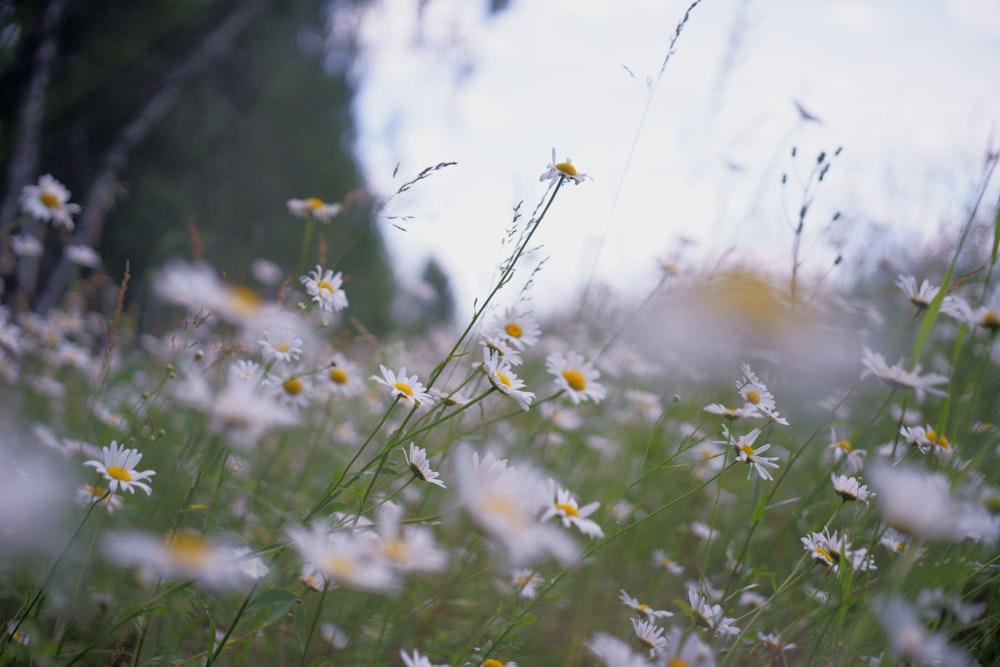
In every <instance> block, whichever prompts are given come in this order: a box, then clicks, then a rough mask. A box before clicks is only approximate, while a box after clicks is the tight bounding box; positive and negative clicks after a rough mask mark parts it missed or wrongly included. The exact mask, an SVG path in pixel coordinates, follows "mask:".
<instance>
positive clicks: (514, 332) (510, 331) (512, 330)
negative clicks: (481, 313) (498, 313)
mask: <svg viewBox="0 0 1000 667" xmlns="http://www.w3.org/2000/svg"><path fill="white" fill-rule="evenodd" d="M504 331H506V332H507V335H508V336H510V337H511V338H520V337H521V336H522V335H523V334H524V331H523V330H522V329H521V327H520V326H518V324H517V323H516V322H511V323H510V324H508V325H507V326H506V327H504Z"/></svg>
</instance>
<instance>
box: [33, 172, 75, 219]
mask: <svg viewBox="0 0 1000 667" xmlns="http://www.w3.org/2000/svg"><path fill="white" fill-rule="evenodd" d="M69 197H70V192H69V190H67V189H66V186H65V185H63V184H62V183H60V182H59V181H57V180H56V179H54V178H52V176H51V175H49V174H45V175H44V176H42V177H40V178H39V179H38V184H37V185H26V186H24V189H22V190H21V197H20V202H21V210H22V211H23V212H25V213H27V214H28V215H30V216H31V217H33V218H35V219H36V220H45V221H49V220H51V221H52V222H54V223H55V224H57V225H61V226H62V227H65V228H66V229H68V230H69V231H73V218H72V216H73V215H74V214H76V213H79V212H80V205H79V204H70V203H69Z"/></svg>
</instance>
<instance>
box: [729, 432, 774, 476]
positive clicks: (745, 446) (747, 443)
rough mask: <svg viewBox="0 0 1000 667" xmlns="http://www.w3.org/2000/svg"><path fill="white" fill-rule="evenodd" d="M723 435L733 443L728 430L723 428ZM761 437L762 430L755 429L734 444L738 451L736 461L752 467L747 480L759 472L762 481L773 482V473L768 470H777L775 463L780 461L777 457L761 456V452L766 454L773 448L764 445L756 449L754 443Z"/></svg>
mask: <svg viewBox="0 0 1000 667" xmlns="http://www.w3.org/2000/svg"><path fill="white" fill-rule="evenodd" d="M723 433H725V435H726V439H727V441H730V442H731V441H732V438H731V437H730V435H729V431H728V429H726V428H725V427H724V426H723ZM759 435H760V429H759V428H755V429H754V430H752V431H750V432H749V433H747V434H746V435H744V436H742V437H741V438H739V439H738V440H737V441H736V442H732V446H733V447H734V448H735V449H736V460H737V461H742V462H743V463H746V464H747V465H748V466H750V470H749V471H748V472H747V479H750V475H752V474H753V473H754V471H756V472H757V474H758V475H760V477H761V479H766V480H772V479H774V478H773V477H771V473H770V472H768V470H767V469H768V468H777V467H778V464H777V463H775V461H777V460H778V457H777V456H761V452H766V451H767V450H768V449H770V448H771V445H770V444H766V445H762V446H760V447H757V448H756V449H754V447H753V443H754V441H756V440H757V436H759Z"/></svg>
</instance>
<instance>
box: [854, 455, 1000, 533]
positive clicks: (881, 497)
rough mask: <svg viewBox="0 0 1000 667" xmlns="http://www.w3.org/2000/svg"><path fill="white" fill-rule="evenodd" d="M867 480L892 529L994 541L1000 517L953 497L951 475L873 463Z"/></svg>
mask: <svg viewBox="0 0 1000 667" xmlns="http://www.w3.org/2000/svg"><path fill="white" fill-rule="evenodd" d="M868 479H869V481H870V482H871V484H872V486H873V487H874V488H875V490H876V491H877V492H878V496H877V500H876V502H877V505H878V507H879V509H880V510H881V512H882V516H883V518H884V519H885V521H886V523H888V524H889V525H890V526H892V527H893V528H895V529H897V530H899V531H901V532H903V533H906V534H908V535H915V536H919V537H928V538H936V539H945V540H954V541H958V540H963V539H972V540H977V541H980V542H983V543H985V544H990V545H992V544H994V543H995V542H996V541H997V537H998V536H1000V517H997V516H994V515H992V514H990V513H989V512H988V511H987V510H986V508H985V507H983V506H982V505H979V504H977V503H974V502H969V501H963V500H957V499H955V498H952V495H951V485H950V484H949V482H948V478H946V477H945V476H944V475H941V474H939V473H931V472H927V471H925V470H921V469H920V468H917V467H915V466H909V465H895V466H886V465H883V464H876V465H872V466H870V468H869V471H868Z"/></svg>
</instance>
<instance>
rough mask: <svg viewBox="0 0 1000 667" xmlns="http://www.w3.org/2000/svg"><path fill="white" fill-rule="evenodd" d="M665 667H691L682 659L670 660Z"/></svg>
mask: <svg viewBox="0 0 1000 667" xmlns="http://www.w3.org/2000/svg"><path fill="white" fill-rule="evenodd" d="M667 667H691V665H690V664H688V661H687V660H685V659H684V658H670V660H668V661H667Z"/></svg>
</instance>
